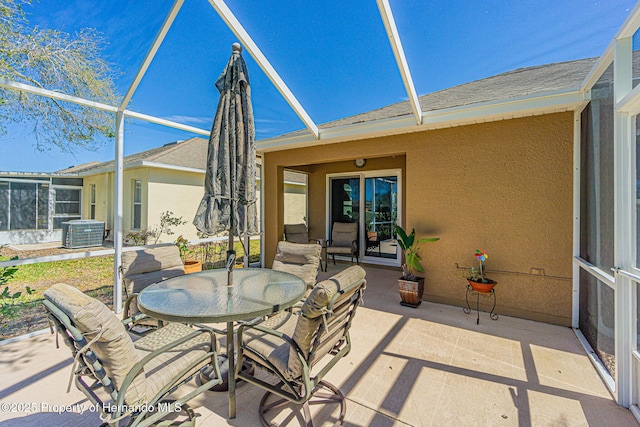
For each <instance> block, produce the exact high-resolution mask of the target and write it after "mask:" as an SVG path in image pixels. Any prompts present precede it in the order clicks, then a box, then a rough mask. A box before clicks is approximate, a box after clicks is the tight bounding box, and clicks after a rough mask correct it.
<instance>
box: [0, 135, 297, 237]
mask: <svg viewBox="0 0 640 427" xmlns="http://www.w3.org/2000/svg"><path fill="white" fill-rule="evenodd" d="M207 145H208V141H207V140H206V139H204V138H191V139H188V140H186V141H180V142H173V143H169V144H165V145H164V146H162V147H158V148H154V149H151V150H147V151H144V152H141V153H136V154H132V155H130V156H126V157H125V158H124V175H123V179H124V191H123V201H124V218H123V232H124V235H126V234H127V233H128V232H130V231H137V230H143V229H146V228H153V227H156V226H158V225H159V223H160V216H161V214H162V213H163V212H165V211H171V212H173V214H174V216H175V217H183V219H184V220H186V221H187V224H185V225H182V226H179V227H173V231H174V232H175V235H172V236H166V235H163V236H161V237H160V241H165V242H166V241H173V240H175V238H176V237H177V236H178V235H180V234H182V235H183V236H184V237H186V238H188V239H197V238H198V236H197V232H196V229H195V227H194V226H193V225H192V224H191V221H192V220H193V217H194V215H195V212H196V209H197V207H198V204H199V203H200V199H201V198H202V196H203V193H204V187H203V182H204V175H205V162H206V158H207ZM258 171H260V168H259V169H258ZM27 177H28V180H27ZM27 182H28V185H29V186H30V187H29V188H30V189H31V190H29V191H31V192H30V193H29V192H27V190H23V188H24V187H25V186H26V185H27V184H26V183H27ZM63 183H64V184H65V186H64V187H63V186H62V185H63ZM71 184H73V185H74V186H73V187H70V185H71ZM257 185H258V189H260V179H259V177H258V182H257ZM9 186H11V187H9ZM113 186H114V162H113V161H109V162H101V163H99V162H91V163H86V164H82V165H78V166H73V167H70V168H67V169H64V170H62V171H59V172H56V173H54V174H18V173H13V174H10V173H4V174H3V173H0V197H5V198H7V200H8V201H7V203H6V205H4V204H2V203H0V221H2V223H1V224H8V225H2V226H3V227H4V228H0V230H4V231H0V243H13V244H18V243H36V242H45V241H60V239H61V232H60V224H61V222H62V221H63V220H68V219H78V218H82V219H95V220H99V221H103V222H104V223H105V228H106V230H108V231H110V230H112V229H113V207H114V200H113V197H114V196H113V195H114V187H113ZM285 187H286V189H285V192H286V193H287V206H288V209H287V212H286V215H287V216H286V219H287V220H288V221H290V222H304V220H305V216H306V190H305V189H306V176H305V175H304V174H301V173H295V172H287V179H286V183H285ZM71 190H73V191H74V193H73V194H69V193H70V191H71ZM44 195H47V197H48V199H45V198H44ZM62 195H64V197H65V200H64V201H62V200H58V199H60V198H61V196H62ZM259 195H260V192H259V191H258V196H259ZM66 199H70V200H73V201H74V203H71V202H66ZM45 200H46V202H45V204H44V205H43V203H42V202H43V201H45ZM63 202H64V203H66V204H65V205H64V206H63ZM3 205H4V206H7V208H5V209H2V206H3ZM43 206H48V208H47V209H46V210H45V208H44V207H43ZM258 211H259V212H260V209H258ZM39 212H50V213H49V215H48V216H43V215H41V214H39ZM12 213H13V214H12ZM62 213H65V214H64V215H62ZM10 214H12V215H10ZM36 214H37V215H36ZM9 215H10V218H11V222H10V223H9V222H7V220H6V219H5V217H7V216H9ZM17 218H20V219H19V220H18V219H17ZM14 227H19V228H14ZM41 227H43V228H46V232H44V230H43V231H40V228H41ZM108 238H109V239H111V238H113V236H109V237H108Z"/></svg>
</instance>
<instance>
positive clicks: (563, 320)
mask: <svg viewBox="0 0 640 427" xmlns="http://www.w3.org/2000/svg"><path fill="white" fill-rule="evenodd" d="M358 157H365V158H367V166H366V167H367V168H369V169H373V168H375V169H390V168H393V167H400V168H402V169H403V171H404V176H403V190H404V191H403V195H404V197H403V209H402V212H403V214H402V224H403V225H404V226H405V228H409V229H411V228H415V229H416V232H417V234H418V235H419V236H420V237H422V236H438V237H440V238H441V240H440V241H439V242H436V243H428V244H424V245H423V246H422V250H421V255H422V258H423V265H424V266H425V268H426V277H427V279H426V288H425V296H424V298H425V299H426V300H429V301H435V302H441V303H446V304H454V305H460V306H462V305H466V304H465V285H466V282H465V281H464V279H463V278H461V277H459V276H460V275H464V271H462V270H459V269H457V268H456V263H457V264H458V265H459V266H460V267H470V266H472V265H476V263H477V261H476V260H475V258H474V256H473V254H474V251H475V249H479V248H482V249H484V250H485V251H486V252H487V253H488V254H489V259H488V261H487V262H486V268H487V270H489V271H490V274H489V276H490V277H491V278H493V279H494V280H496V281H497V282H498V286H497V287H496V295H497V300H498V303H497V312H498V313H499V314H504V315H510V316H516V317H523V318H527V319H533V320H540V321H545V322H549V323H555V324H560V325H566V326H569V325H570V321H571V289H572V284H571V274H572V230H573V226H572V204H573V196H572V192H573V171H572V165H573V113H572V112H567V113H556V114H546V115H540V116H533V117H527V118H519V119H511V120H502V121H497V122H490V123H483V124H476V125H467V126H459V127H454V128H447V129H440V130H431V131H423V132H415V133H409V134H404V135H397V136H389V137H383V138H374V139H363V140H359V141H351V142H343V143H337V144H332V145H319V146H312V147H307V148H298V149H290V150H283V151H273V152H266V153H264V157H263V167H264V168H265V177H266V183H265V184H266V185H265V193H266V194H265V198H264V201H265V211H267V212H269V211H273V212H277V215H267V217H266V218H265V261H266V264H267V266H270V265H271V262H272V261H273V257H274V255H275V248H276V245H277V240H278V236H281V235H282V224H283V215H282V212H283V205H284V199H283V194H282V193H283V191H282V188H283V186H282V179H283V178H282V171H283V169H284V168H298V169H300V170H304V171H306V172H308V173H309V174H310V175H309V190H308V191H309V226H310V234H311V235H312V236H314V237H315V236H318V235H323V234H326V230H325V218H324V215H325V205H326V188H324V187H325V186H326V184H325V183H326V175H327V174H328V173H334V172H337V171H348V170H352V171H354V172H355V171H358V169H356V168H355V166H353V159H355V158H358ZM311 159H313V160H312V161H313V163H312V164H311V163H310V160H311ZM403 163H404V165H403ZM389 286H396V284H395V283H390V284H389ZM461 315H462V314H461Z"/></svg>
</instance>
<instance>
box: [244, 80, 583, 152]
mask: <svg viewBox="0 0 640 427" xmlns="http://www.w3.org/2000/svg"><path fill="white" fill-rule="evenodd" d="M585 102H586V100H585V97H584V92H582V91H579V90H577V89H575V90H572V91H560V92H549V93H546V94H541V95H540V94H539V95H535V96H525V97H519V98H513V99H508V100H501V101H491V102H482V103H477V104H470V105H464V106H458V107H452V108H446V109H442V110H434V111H426V112H423V113H422V124H421V125H419V126H416V124H415V120H414V119H413V116H412V115H405V116H400V117H392V118H388V119H381V120H375V121H370V122H362V123H355V124H350V125H345V126H338V127H333V128H327V129H321V139H320V141H316V140H315V139H313V138H312V137H311V135H309V134H296V135H292V136H289V137H286V136H285V137H276V138H270V139H266V140H262V141H258V142H257V144H256V148H257V151H258V153H266V152H270V151H280V150H289V149H293V148H300V147H308V146H313V145H317V144H319V143H320V144H334V143H339V142H345V141H352V140H357V139H364V138H373V137H380V136H387V135H398V134H403V133H411V132H419V131H426V130H433V129H441V128H447V127H455V126H463V125H469V124H475V123H486V122H492V121H498V120H507V119H514V118H519V117H527V116H534V115H541V114H550V113H559V112H565V111H572V110H576V109H581V108H582V107H583V106H584V104H585Z"/></svg>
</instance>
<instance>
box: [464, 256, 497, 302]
mask: <svg viewBox="0 0 640 427" xmlns="http://www.w3.org/2000/svg"><path fill="white" fill-rule="evenodd" d="M475 257H476V259H477V260H478V264H479V266H478V267H479V268H475V267H471V268H470V269H469V274H467V276H466V279H467V282H468V283H469V286H471V288H472V289H473V290H474V291H477V292H480V293H484V294H488V293H489V292H491V290H492V289H493V287H494V286H495V285H497V284H498V282H496V281H495V280H491V279H489V278H488V277H487V276H485V274H484V262H485V261H486V260H487V258H489V255H488V254H487V253H486V252H485V251H484V250H483V249H476V253H475Z"/></svg>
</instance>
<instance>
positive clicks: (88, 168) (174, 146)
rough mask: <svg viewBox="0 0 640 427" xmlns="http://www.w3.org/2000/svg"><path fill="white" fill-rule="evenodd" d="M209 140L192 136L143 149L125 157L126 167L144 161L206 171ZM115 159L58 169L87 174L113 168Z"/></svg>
mask: <svg viewBox="0 0 640 427" xmlns="http://www.w3.org/2000/svg"><path fill="white" fill-rule="evenodd" d="M207 144H208V140H206V139H204V138H198V137H196V138H191V139H187V140H185V141H179V142H172V143H169V144H165V145H163V146H162V147H157V148H152V149H151V150H147V151H141V152H140V153H135V154H131V155H129V156H126V157H125V158H124V167H125V168H130V167H132V166H142V165H143V163H147V164H148V163H158V164H164V165H169V166H174V167H182V168H190V169H201V170H203V171H204V169H205V164H206V161H207ZM113 168H114V160H110V161H108V162H101V163H100V162H90V163H84V164H82V165H78V166H72V167H70V168H67V169H63V170H61V171H58V172H60V173H79V174H83V175H85V174H87V173H91V172H102V171H104V170H113Z"/></svg>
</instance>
